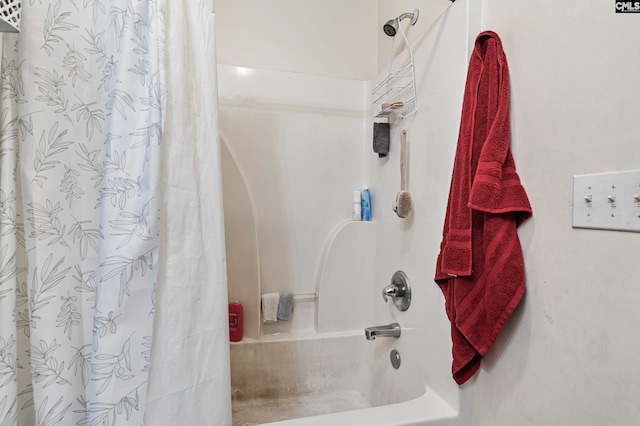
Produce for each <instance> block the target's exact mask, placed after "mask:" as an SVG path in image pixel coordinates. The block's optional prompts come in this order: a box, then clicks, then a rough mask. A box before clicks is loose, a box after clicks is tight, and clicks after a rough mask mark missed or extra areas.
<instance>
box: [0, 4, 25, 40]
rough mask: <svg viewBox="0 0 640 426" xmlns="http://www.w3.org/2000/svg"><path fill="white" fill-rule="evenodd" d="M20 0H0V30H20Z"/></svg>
mask: <svg viewBox="0 0 640 426" xmlns="http://www.w3.org/2000/svg"><path fill="white" fill-rule="evenodd" d="M21 8H22V2H21V0H0V32H3V33H17V32H20V9H21Z"/></svg>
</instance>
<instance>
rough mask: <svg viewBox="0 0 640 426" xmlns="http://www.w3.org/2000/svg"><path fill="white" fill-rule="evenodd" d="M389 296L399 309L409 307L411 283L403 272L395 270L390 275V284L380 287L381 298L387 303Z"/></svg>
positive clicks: (403, 309)
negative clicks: (391, 275)
mask: <svg viewBox="0 0 640 426" xmlns="http://www.w3.org/2000/svg"><path fill="white" fill-rule="evenodd" d="M389 297H391V298H392V299H393V304H394V305H396V308H398V309H399V310H400V311H406V310H407V309H409V305H410V304H411V285H410V284H409V278H407V275H406V274H405V273H404V272H402V271H396V273H395V274H393V277H391V284H389V285H388V286H386V287H385V288H383V289H382V300H384V302H385V303H387V301H388V300H389Z"/></svg>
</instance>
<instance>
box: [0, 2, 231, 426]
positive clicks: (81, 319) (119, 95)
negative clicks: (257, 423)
mask: <svg viewBox="0 0 640 426" xmlns="http://www.w3.org/2000/svg"><path fill="white" fill-rule="evenodd" d="M22 5H23V10H22V22H21V28H22V32H21V34H19V35H3V36H2V64H1V67H2V83H1V86H0V426H4V425H25V426H27V425H38V426H54V425H92V426H93V425H96V426H97V425H107V424H108V425H141V424H148V425H181V424H198V425H209V424H211V425H218V424H219V425H225V424H230V423H231V422H230V418H231V415H230V411H231V410H230V402H229V401H230V397H229V392H230V391H229V370H228V356H229V355H228V345H227V344H226V343H227V341H228V331H227V328H226V325H225V324H226V272H225V259H224V235H223V231H222V229H223V226H222V213H221V211H222V210H221V198H222V197H221V190H220V186H221V185H220V168H219V144H218V137H217V117H216V114H217V105H216V90H215V86H216V80H215V77H216V75H215V51H214V43H213V42H214V32H213V4H212V2H211V0H209V1H201V0H198V1H179V2H171V1H168V2H166V3H165V1H164V0H112V1H105V0H50V1H48V0H23V1H22Z"/></svg>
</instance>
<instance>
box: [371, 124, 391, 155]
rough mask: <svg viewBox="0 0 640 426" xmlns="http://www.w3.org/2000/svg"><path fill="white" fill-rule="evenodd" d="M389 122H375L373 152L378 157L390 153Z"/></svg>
mask: <svg viewBox="0 0 640 426" xmlns="http://www.w3.org/2000/svg"><path fill="white" fill-rule="evenodd" d="M389 139H390V136H389V123H373V152H376V153H378V157H380V158H382V157H386V156H387V154H388V153H389Z"/></svg>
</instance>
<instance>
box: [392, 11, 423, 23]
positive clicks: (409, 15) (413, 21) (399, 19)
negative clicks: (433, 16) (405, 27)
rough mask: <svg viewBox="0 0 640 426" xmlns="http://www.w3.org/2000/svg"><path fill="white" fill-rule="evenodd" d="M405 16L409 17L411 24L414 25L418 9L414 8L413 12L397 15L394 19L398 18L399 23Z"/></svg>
mask: <svg viewBox="0 0 640 426" xmlns="http://www.w3.org/2000/svg"><path fill="white" fill-rule="evenodd" d="M407 18H410V19H411V25H415V23H416V22H417V21H418V9H416V10H415V11H414V12H413V13H412V12H406V13H403V14H402V15H400V16H398V17H397V18H396V19H397V20H398V23H400V21H402V20H403V19H407Z"/></svg>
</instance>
